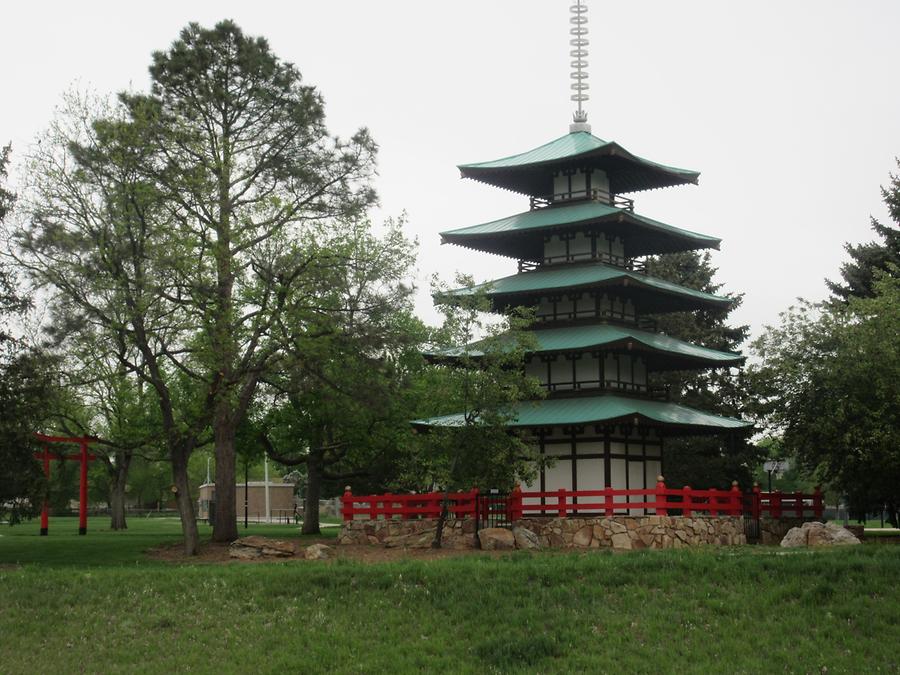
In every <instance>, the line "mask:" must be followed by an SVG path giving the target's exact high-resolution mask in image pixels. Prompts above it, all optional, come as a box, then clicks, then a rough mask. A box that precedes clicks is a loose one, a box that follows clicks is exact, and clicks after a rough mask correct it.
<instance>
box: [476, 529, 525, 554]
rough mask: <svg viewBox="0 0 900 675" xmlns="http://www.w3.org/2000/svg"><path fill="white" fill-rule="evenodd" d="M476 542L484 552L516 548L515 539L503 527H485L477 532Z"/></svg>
mask: <svg viewBox="0 0 900 675" xmlns="http://www.w3.org/2000/svg"><path fill="white" fill-rule="evenodd" d="M478 541H479V542H480V543H481V548H482V549H483V550H485V551H501V550H506V549H514V548H515V547H516V538H515V537H514V536H513V533H512V532H510V531H509V530H507V529H506V528H505V527H487V528H485V529H483V530H478Z"/></svg>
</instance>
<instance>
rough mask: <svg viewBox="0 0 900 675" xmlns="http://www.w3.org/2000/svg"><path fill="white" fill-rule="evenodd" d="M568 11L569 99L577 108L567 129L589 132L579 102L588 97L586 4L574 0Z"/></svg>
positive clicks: (588, 125) (585, 114)
mask: <svg viewBox="0 0 900 675" xmlns="http://www.w3.org/2000/svg"><path fill="white" fill-rule="evenodd" d="M569 11H570V12H571V13H572V16H571V17H570V18H569V23H571V24H572V27H571V28H570V29H569V34H570V35H571V36H572V39H571V40H569V44H570V45H571V46H572V47H573V49H572V51H570V52H569V56H571V57H572V62H571V66H572V68H573V69H574V70H573V71H572V74H571V78H572V80H573V81H572V91H573V92H574V93H573V94H572V96H571V99H572V100H573V101H575V102H576V103H577V104H578V109H577V110H576V111H575V113H574V114H573V115H572V119H573V123H572V124H570V125H569V131H570V132H576V131H587V132H588V133H590V131H591V125H590V124H588V123H587V112H585V111H584V110H583V109H582V108H581V104H582V103H584V102H585V101H587V100H588V98H590V97H589V96H588V93H587V90H588V88H589V86H588V82H587V78H588V74H587V72H586V71H585V68H587V66H588V62H587V55H588V50H587V46H588V45H589V44H590V43H589V42H588V39H587V37H586V36H587V34H588V28H587V21H588V18H587V11H588V8H587V5H586V4H582V0H576V4H574V5H571V6H570V7H569Z"/></svg>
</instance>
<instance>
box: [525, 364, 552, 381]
mask: <svg viewBox="0 0 900 675" xmlns="http://www.w3.org/2000/svg"><path fill="white" fill-rule="evenodd" d="M548 371H549V369H548V367H547V364H546V363H545V362H543V361H541V360H540V359H536V358H532V359H530V360H529V361H528V362H527V363H526V364H525V374H526V375H527V376H528V377H535V378H537V380H538V381H539V382H540V383H541V386H542V387H546V386H547V381H548V377H549V374H550V373H549V372H548Z"/></svg>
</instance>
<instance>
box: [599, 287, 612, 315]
mask: <svg viewBox="0 0 900 675" xmlns="http://www.w3.org/2000/svg"><path fill="white" fill-rule="evenodd" d="M598 309H599V313H600V316H604V317H607V316H609V315H610V312H611V310H612V301H611V300H610V299H609V296H608V295H607V294H606V293H604V294H603V295H601V296H600V304H599V306H598Z"/></svg>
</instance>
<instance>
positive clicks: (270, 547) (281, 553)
mask: <svg viewBox="0 0 900 675" xmlns="http://www.w3.org/2000/svg"><path fill="white" fill-rule="evenodd" d="M294 552H295V550H294V544H293V542H290V541H283V540H281V539H269V538H268V537H257V536H253V537H241V538H240V539H235V540H234V541H233V542H231V546H230V547H229V549H228V555H230V556H231V557H232V558H241V559H243V560H250V559H253V558H263V557H269V558H290V557H291V556H292V555H294Z"/></svg>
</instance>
